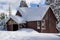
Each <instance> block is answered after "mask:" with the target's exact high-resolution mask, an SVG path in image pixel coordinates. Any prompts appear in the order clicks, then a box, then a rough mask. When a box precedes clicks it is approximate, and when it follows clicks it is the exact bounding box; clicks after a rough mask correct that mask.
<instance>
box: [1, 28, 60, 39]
mask: <svg viewBox="0 0 60 40" xmlns="http://www.w3.org/2000/svg"><path fill="white" fill-rule="evenodd" d="M0 40H60V37H59V36H57V35H55V34H51V33H50V34H49V33H38V32H36V31H34V30H33V29H25V28H23V29H20V30H18V31H0Z"/></svg>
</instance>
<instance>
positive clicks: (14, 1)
mask: <svg viewBox="0 0 60 40" xmlns="http://www.w3.org/2000/svg"><path fill="white" fill-rule="evenodd" d="M20 1H21V0H0V13H1V12H7V11H8V7H9V3H10V5H11V10H12V12H13V13H15V12H16V9H17V8H18V7H19V5H20ZM25 1H26V3H27V5H28V6H29V7H33V6H31V5H30V4H44V2H45V0H25Z"/></svg>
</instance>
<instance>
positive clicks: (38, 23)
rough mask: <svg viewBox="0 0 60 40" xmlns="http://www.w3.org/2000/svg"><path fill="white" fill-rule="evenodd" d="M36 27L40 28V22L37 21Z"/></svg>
mask: <svg viewBox="0 0 60 40" xmlns="http://www.w3.org/2000/svg"><path fill="white" fill-rule="evenodd" d="M37 29H40V22H39V21H37Z"/></svg>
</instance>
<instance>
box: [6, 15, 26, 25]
mask: <svg viewBox="0 0 60 40" xmlns="http://www.w3.org/2000/svg"><path fill="white" fill-rule="evenodd" d="M10 18H12V19H13V20H14V21H15V22H16V23H18V24H20V23H26V22H25V19H24V18H22V17H20V16H17V15H16V16H10V17H9V18H8V19H7V21H8V20H9V19H10ZM7 21H6V22H7Z"/></svg>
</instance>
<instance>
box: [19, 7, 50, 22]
mask: <svg viewBox="0 0 60 40" xmlns="http://www.w3.org/2000/svg"><path fill="white" fill-rule="evenodd" d="M49 7H50V6H41V7H36V8H27V7H21V8H20V9H19V11H20V13H21V14H22V16H23V17H24V18H26V20H27V21H36V20H42V19H43V17H44V15H45V14H46V12H47V10H48V9H49Z"/></svg>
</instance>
